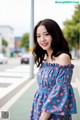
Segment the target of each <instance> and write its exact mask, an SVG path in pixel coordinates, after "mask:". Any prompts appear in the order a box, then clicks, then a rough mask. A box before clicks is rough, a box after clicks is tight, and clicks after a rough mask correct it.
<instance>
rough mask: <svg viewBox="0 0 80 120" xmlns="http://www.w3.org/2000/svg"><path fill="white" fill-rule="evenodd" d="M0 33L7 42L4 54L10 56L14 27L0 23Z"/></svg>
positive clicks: (13, 45) (13, 41)
mask: <svg viewBox="0 0 80 120" xmlns="http://www.w3.org/2000/svg"><path fill="white" fill-rule="evenodd" d="M0 34H1V35H2V37H3V38H4V39H5V40H6V41H7V42H8V46H7V48H6V54H7V56H10V55H11V53H12V52H13V50H14V47H15V39H14V29H13V28H12V27H11V26H7V25H0Z"/></svg>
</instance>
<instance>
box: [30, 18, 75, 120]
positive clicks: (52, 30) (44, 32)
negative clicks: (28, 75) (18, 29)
mask: <svg viewBox="0 0 80 120" xmlns="http://www.w3.org/2000/svg"><path fill="white" fill-rule="evenodd" d="M34 44H35V47H34V50H33V55H34V57H35V63H36V64H37V66H38V67H39V71H38V73H37V81H38V86H39V87H38V90H37V91H36V93H35V95H34V100H33V104H32V111H31V116H30V120H72V117H71V114H74V113H76V102H75V96H74V92H73V88H72V86H71V84H70V82H71V78H72V74H73V68H74V65H73V64H72V63H71V59H72V57H71V54H70V52H69V46H68V43H67V41H66V40H65V38H64V36H63V33H62V31H61V29H60V27H59V25H58V24H57V23H56V22H55V21H54V20H52V19H44V20H41V21H40V22H39V23H38V24H37V25H36V26H35V28H34Z"/></svg>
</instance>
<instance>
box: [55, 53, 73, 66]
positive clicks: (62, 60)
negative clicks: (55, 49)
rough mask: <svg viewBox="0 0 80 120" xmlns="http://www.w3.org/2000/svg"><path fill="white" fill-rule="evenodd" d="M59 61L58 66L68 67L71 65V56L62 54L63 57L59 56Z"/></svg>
mask: <svg viewBox="0 0 80 120" xmlns="http://www.w3.org/2000/svg"><path fill="white" fill-rule="evenodd" d="M57 60H58V64H60V65H68V64H70V63H71V59H70V56H69V55H68V54H66V53H62V54H61V55H59V56H58V58H57Z"/></svg>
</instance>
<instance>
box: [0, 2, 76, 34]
mask: <svg viewBox="0 0 80 120" xmlns="http://www.w3.org/2000/svg"><path fill="white" fill-rule="evenodd" d="M56 1H61V0H34V26H35V25H36V24H37V22H38V21H39V20H42V19H45V18H51V19H53V20H55V21H56V22H57V23H58V24H59V26H60V27H61V28H63V27H64V26H63V22H64V21H65V20H66V19H71V17H72V15H73V13H74V10H75V4H71V3H65V4H61V3H60V4H59V3H56ZM62 1H63V0H62ZM30 24H31V0H0V25H9V26H11V27H13V28H14V36H22V35H23V34H24V33H26V32H30Z"/></svg>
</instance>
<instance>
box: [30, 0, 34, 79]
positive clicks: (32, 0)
mask: <svg viewBox="0 0 80 120" xmlns="http://www.w3.org/2000/svg"><path fill="white" fill-rule="evenodd" d="M33 29H34V0H31V24H30V41H29V52H30V78H33V77H34V59H33V55H32V50H33V45H34V44H33Z"/></svg>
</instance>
